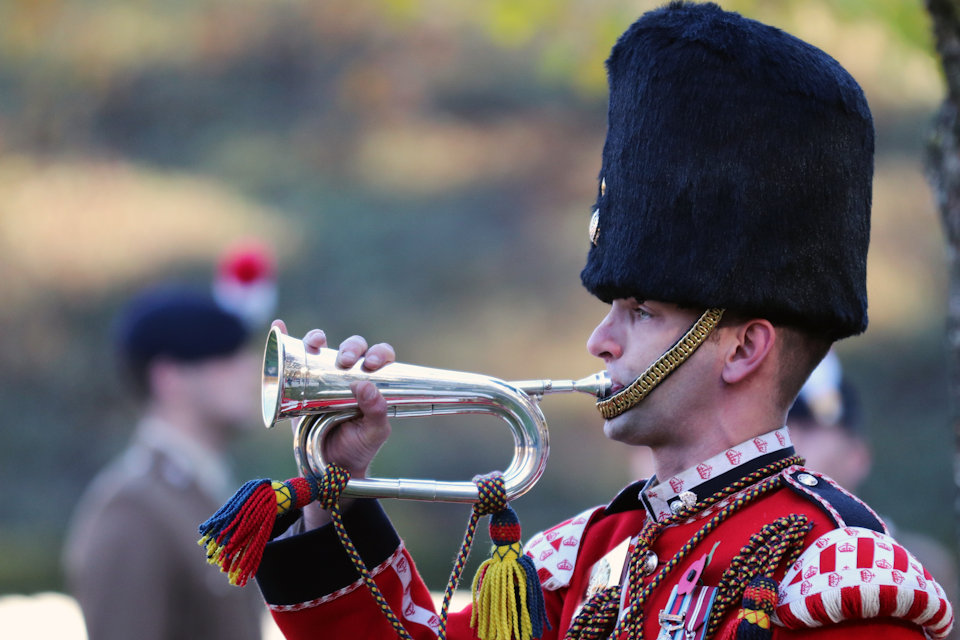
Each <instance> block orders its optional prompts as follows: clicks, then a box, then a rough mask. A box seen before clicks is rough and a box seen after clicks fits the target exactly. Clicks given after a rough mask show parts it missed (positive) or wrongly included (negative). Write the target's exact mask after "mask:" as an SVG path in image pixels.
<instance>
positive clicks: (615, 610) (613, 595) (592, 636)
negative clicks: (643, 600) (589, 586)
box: [565, 585, 621, 640]
mask: <svg viewBox="0 0 960 640" xmlns="http://www.w3.org/2000/svg"><path fill="white" fill-rule="evenodd" d="M620 594H621V590H620V585H615V586H613V587H610V588H608V589H604V590H602V591H599V592H597V593H595V594H594V595H593V596H592V597H591V598H590V599H589V600H587V602H586V603H585V604H584V605H583V607H582V608H581V609H580V612H579V613H577V615H576V617H575V618H574V619H573V622H571V623H570V628H569V629H567V634H566V636H565V637H566V638H567V639H568V640H569V639H573V638H576V639H577V640H599V639H600V638H606V637H607V636H609V635H610V632H611V631H612V630H613V627H614V625H616V623H617V615H618V614H619V613H620Z"/></svg>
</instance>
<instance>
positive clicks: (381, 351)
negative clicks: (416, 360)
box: [363, 342, 397, 371]
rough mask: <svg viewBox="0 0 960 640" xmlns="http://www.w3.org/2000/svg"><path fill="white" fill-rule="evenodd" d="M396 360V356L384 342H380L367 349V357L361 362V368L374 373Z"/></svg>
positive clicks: (391, 348)
mask: <svg viewBox="0 0 960 640" xmlns="http://www.w3.org/2000/svg"><path fill="white" fill-rule="evenodd" d="M396 360H397V354H396V353H395V352H394V350H393V347H391V346H390V345H389V344H387V343H386V342H380V343H378V344H375V345H373V346H372V347H370V348H369V349H367V355H366V357H365V358H364V360H363V368H364V369H366V370H367V371H375V370H376V369H379V368H380V367H382V366H383V365H386V364H390V363H391V362H395V361H396Z"/></svg>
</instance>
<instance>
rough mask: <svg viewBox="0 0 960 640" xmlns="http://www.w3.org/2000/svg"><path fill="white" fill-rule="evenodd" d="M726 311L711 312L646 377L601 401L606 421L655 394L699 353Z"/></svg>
mask: <svg viewBox="0 0 960 640" xmlns="http://www.w3.org/2000/svg"><path fill="white" fill-rule="evenodd" d="M722 317H723V309H707V310H706V311H704V312H703V315H702V316H700V319H699V320H697V321H696V322H695V323H693V326H692V327H690V330H689V331H687V332H686V333H685V334H684V336H683V337H682V338H680V339H679V340H678V341H677V343H676V344H675V345H673V346H672V347H670V349H669V350H668V351H667V352H666V353H664V354H663V355H662V356H660V358H659V359H658V360H657V361H656V362H654V363H653V364H652V365H650V366H649V367H647V370H646V371H644V372H643V374H642V375H641V376H640V377H639V378H637V379H636V380H634V381H633V384H631V385H630V386H629V387H627V388H625V389H622V390H620V391H618V392H617V393H615V394H614V395H612V396H610V397H609V398H604V399H603V400H598V401H597V410H598V411H600V415H602V416H603V417H604V419H606V420H609V419H611V418H616V417H617V416H619V415H620V414H621V413H623V412H624V411H626V410H627V409H631V408H633V407H635V406H636V405H637V403H639V402H640V401H641V400H643V399H644V398H646V397H647V395H648V394H649V393H650V392H651V391H653V388H654V387H656V386H657V385H658V384H660V383H661V382H662V381H663V379H664V378H666V377H667V376H668V375H670V373H671V372H672V371H673V370H674V369H676V368H677V367H679V366H680V365H681V363H683V361H684V360H686V359H687V358H689V357H690V355H691V354H692V353H693V352H694V351H696V350H697V347H699V346H700V345H701V344H703V341H704V340H706V339H707V336H709V335H710V333H711V332H712V331H713V330H714V329H716V327H717V324H718V323H719V322H720V318H722Z"/></svg>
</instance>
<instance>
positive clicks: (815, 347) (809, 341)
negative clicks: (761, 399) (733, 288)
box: [718, 309, 833, 411]
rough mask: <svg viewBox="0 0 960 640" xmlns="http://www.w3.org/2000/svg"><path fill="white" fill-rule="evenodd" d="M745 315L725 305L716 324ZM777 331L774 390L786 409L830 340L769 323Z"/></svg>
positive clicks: (723, 324) (737, 320)
mask: <svg viewBox="0 0 960 640" xmlns="http://www.w3.org/2000/svg"><path fill="white" fill-rule="evenodd" d="M752 317H753V316H748V315H746V314H744V313H740V312H737V311H734V310H731V309H727V310H726V311H724V313H723V318H721V319H720V323H719V325H718V327H730V326H734V325H738V324H743V323H744V322H748V321H749V320H750V319H751V318H752ZM773 326H774V329H775V330H776V332H777V346H776V348H777V349H778V353H779V362H780V369H779V374H780V381H779V386H778V394H777V406H779V407H783V410H784V411H786V410H787V409H789V408H790V407H791V406H792V405H793V402H794V400H796V398H797V395H798V394H799V393H800V389H801V388H802V387H803V383H804V382H806V381H807V378H809V377H810V373H811V372H813V370H814V369H815V368H816V366H817V365H818V364H820V361H821V360H823V358H824V357H825V356H826V355H827V352H828V351H829V350H830V346H831V345H832V344H833V340H832V339H831V338H828V337H826V336H824V335H822V334H818V333H814V332H811V331H808V330H806V329H801V328H798V327H795V326H790V325H785V324H778V323H773Z"/></svg>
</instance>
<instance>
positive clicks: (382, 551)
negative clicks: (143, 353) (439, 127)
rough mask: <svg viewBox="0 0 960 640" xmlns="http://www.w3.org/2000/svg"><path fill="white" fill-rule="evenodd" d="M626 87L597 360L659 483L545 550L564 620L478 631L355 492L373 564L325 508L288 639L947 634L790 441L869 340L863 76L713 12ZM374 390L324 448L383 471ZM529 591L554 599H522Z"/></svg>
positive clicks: (288, 549) (907, 563)
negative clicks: (856, 343)
mask: <svg viewBox="0 0 960 640" xmlns="http://www.w3.org/2000/svg"><path fill="white" fill-rule="evenodd" d="M607 70H608V80H609V87H610V94H609V111H608V130H607V137H606V142H605V144H604V148H603V154H602V165H601V170H600V174H599V176H598V177H597V187H598V188H597V201H596V205H595V207H594V208H593V213H592V215H591V216H590V219H589V236H588V237H589V253H588V255H587V263H586V266H585V268H584V269H583V271H582V273H581V281H582V284H583V285H584V286H585V287H586V289H587V290H588V291H589V292H590V293H592V294H593V295H594V296H596V297H597V298H599V299H600V300H601V301H602V302H604V303H606V304H607V305H609V307H608V313H607V314H606V316H605V317H604V318H603V319H602V320H601V321H600V322H599V324H598V325H597V327H596V329H595V330H594V331H593V333H592V335H591V336H590V337H589V339H588V341H587V348H588V350H589V351H590V353H592V354H593V355H595V356H597V357H598V358H599V359H600V360H602V361H603V362H604V364H605V366H606V370H607V372H608V373H609V375H610V378H611V380H612V389H611V391H612V393H610V394H609V395H606V396H605V397H603V398H601V399H600V400H599V402H598V409H599V411H600V413H601V415H602V416H603V418H604V419H605V422H604V427H603V431H604V434H605V436H606V437H607V438H610V439H612V440H615V441H618V442H622V443H624V444H625V445H629V446H646V447H649V448H650V450H651V452H652V456H653V462H654V471H655V473H654V475H653V476H652V477H650V478H640V479H638V480H637V481H636V482H635V483H633V484H631V485H630V486H628V487H626V488H625V489H624V490H623V491H622V492H621V493H620V494H619V495H617V496H616V497H615V498H613V500H612V501H610V502H609V503H607V504H605V505H602V506H599V507H594V508H590V509H587V510H586V511H583V512H581V513H580V514H579V515H576V516H574V517H572V518H571V519H569V520H567V521H565V522H562V523H560V524H558V525H556V526H554V527H552V528H550V529H548V530H546V531H544V532H542V533H540V534H536V535H534V536H533V538H532V539H530V540H529V541H528V542H527V544H526V546H525V547H524V549H525V558H526V559H529V561H530V562H532V563H533V565H534V567H535V572H536V576H537V578H538V580H539V582H540V585H541V586H542V589H543V590H542V594H543V598H544V601H543V602H544V612H545V613H544V615H545V617H546V623H545V624H543V625H542V626H541V625H538V624H537V622H538V620H539V618H538V617H537V615H536V613H535V612H530V613H529V617H526V614H524V613H518V612H516V611H512V610H511V608H510V607H504V606H501V607H498V606H493V607H487V606H486V605H484V606H483V608H484V609H485V611H484V612H483V613H481V614H480V615H478V616H475V615H474V614H477V613H478V609H479V608H480V605H481V604H483V601H477V603H478V604H476V606H474V607H472V608H471V607H468V609H467V610H466V611H463V612H459V613H456V614H452V615H450V616H449V619H447V620H443V619H442V618H441V616H440V615H437V613H436V612H435V609H434V605H433V604H432V599H431V596H430V594H429V592H428V590H427V588H426V586H425V585H424V583H423V581H422V580H421V579H420V577H419V575H418V573H417V571H416V569H415V566H414V564H413V559H412V558H411V557H410V555H409V554H408V553H407V551H406V549H405V547H404V545H403V543H402V540H401V539H400V537H399V535H398V534H397V532H396V531H395V530H394V529H393V527H392V525H391V523H390V522H389V520H388V519H387V517H386V516H385V515H384V512H383V510H382V509H381V507H380V505H379V503H378V502H377V501H376V500H370V499H366V500H364V499H353V500H343V501H342V505H341V506H342V508H343V510H344V523H345V531H346V533H347V534H349V536H350V537H351V538H352V540H353V543H354V545H355V547H356V552H354V551H352V550H351V551H350V552H349V553H347V552H345V551H344V548H342V547H341V545H340V542H339V540H338V534H342V533H343V532H342V531H341V530H340V529H338V528H337V529H336V530H335V527H336V525H337V521H335V522H334V527H332V526H331V525H330V524H328V523H329V521H330V518H331V515H330V514H329V512H328V511H326V510H322V509H320V508H319V506H318V505H317V504H315V503H314V504H308V505H306V506H305V507H304V509H303V517H302V520H301V521H300V525H298V526H300V527H301V528H302V529H304V530H305V531H303V532H302V533H297V534H296V535H288V536H286V537H282V538H280V539H276V540H274V541H273V542H271V543H269V544H267V545H266V549H265V551H264V555H263V559H262V562H261V563H259V571H258V573H257V574H256V575H257V580H258V582H259V584H260V587H261V590H262V591H263V594H264V596H265V597H266V599H267V602H268V604H269V605H270V607H271V610H272V613H273V616H274V619H275V620H276V621H277V623H278V624H279V626H280V627H281V629H282V630H283V632H284V634H285V635H286V636H287V637H288V638H291V639H300V638H303V639H306V638H316V637H321V636H322V637H325V638H335V637H364V638H387V637H394V636H395V635H397V634H398V633H399V630H398V627H401V626H402V627H403V628H405V630H406V632H407V633H409V634H410V635H411V636H412V637H414V638H423V639H426V638H434V637H436V636H437V635H438V633H440V632H441V631H442V633H443V634H445V635H447V637H451V638H453V637H456V638H472V637H480V638H482V639H484V640H493V639H494V638H496V639H498V640H507V639H508V638H516V639H517V640H529V639H530V638H534V637H543V638H563V637H566V638H606V637H615V638H632V639H638V638H649V639H652V638H658V639H663V640H666V639H670V640H680V639H684V640H701V639H706V638H720V639H722V640H729V639H733V638H740V639H745V638H756V639H760V638H799V637H803V638H823V639H826V638H831V639H839V638H844V639H846V638H851V637H866V636H870V637H874V638H923V637H925V635H926V636H929V637H933V638H940V637H943V636H945V635H946V634H947V633H948V632H949V630H950V628H951V626H952V623H953V613H952V607H951V605H950V603H949V602H948V601H947V599H946V597H945V596H944V592H943V589H942V588H941V587H940V586H939V585H938V584H937V583H936V581H935V580H933V579H932V577H931V576H930V574H929V572H927V571H926V570H925V569H924V568H923V566H922V565H921V564H920V563H919V562H918V561H917V559H916V558H915V557H914V556H912V555H911V554H910V553H909V552H908V551H907V550H906V549H905V548H904V547H903V546H902V545H901V544H899V543H898V542H897V541H896V540H895V539H894V538H893V537H892V536H891V535H890V532H889V531H888V530H887V528H886V526H885V525H884V523H883V522H882V521H881V520H880V519H879V518H878V517H877V516H876V514H874V513H873V511H872V510H871V509H870V508H869V507H867V506H866V505H865V504H864V503H863V502H861V501H860V500H859V499H857V498H856V497H855V496H853V495H852V494H850V493H849V492H847V491H845V490H843V489H842V488H841V487H839V486H838V485H836V484H835V483H833V482H830V481H829V480H828V479H827V478H826V477H825V476H823V475H821V474H820V473H819V472H817V471H816V470H815V469H811V468H807V467H805V466H803V461H802V459H801V458H799V457H798V456H797V455H796V452H795V450H794V447H793V445H792V443H791V440H790V436H789V432H788V430H787V428H786V426H785V423H786V416H787V412H788V410H789V408H790V407H791V405H792V404H793V401H794V399H795V397H796V396H797V393H798V392H799V390H800V388H801V387H802V385H803V383H804V381H805V380H806V379H807V377H808V376H809V374H810V373H811V371H813V370H814V368H815V367H816V365H817V364H818V363H819V362H820V360H821V359H822V358H823V357H824V356H825V355H826V354H827V352H828V351H829V349H830V347H831V345H832V344H833V342H834V341H836V340H840V339H843V338H846V337H849V336H854V335H856V334H859V333H861V332H863V331H864V330H865V329H866V327H867V294H866V259H867V248H868V244H869V234H870V208H871V192H872V177H873V153H874V137H873V134H874V132H873V121H872V116H871V113H870V109H869V107H868V105H867V102H866V99H865V97H864V95H863V92H862V91H861V89H860V87H859V85H858V84H857V83H856V81H855V80H854V79H853V78H852V77H851V76H850V75H849V74H848V73H847V72H846V71H845V70H844V69H843V68H842V67H841V66H840V64H839V63H837V62H836V61H835V60H834V59H832V58H831V57H829V56H828V55H827V54H825V53H824V52H823V51H820V50H819V49H817V48H815V47H813V46H811V45H809V44H807V43H805V42H803V41H801V40H798V39H797V38H795V37H793V36H791V35H789V34H787V33H784V32H783V31H781V30H779V29H776V28H773V27H770V26H767V25H764V24H761V23H759V22H756V21H753V20H750V19H747V18H744V17H742V16H741V15H739V14H736V13H731V12H727V11H724V10H723V9H722V8H720V7H719V6H717V5H715V4H706V3H704V4H699V3H690V2H673V3H671V4H670V5H668V6H666V7H663V8H660V9H658V10H655V11H651V12H649V13H647V14H645V15H643V16H642V17H641V18H640V19H639V20H638V21H637V22H636V23H634V24H633V25H632V26H631V27H630V28H629V29H628V30H627V31H626V32H625V33H624V34H623V35H622V36H621V37H620V38H619V40H618V41H617V43H616V45H615V46H614V47H613V50H612V52H611V54H610V57H609V59H608V60H607ZM584 222H585V226H587V224H586V223H587V220H585V221H584ZM279 326H281V327H282V326H283V325H282V323H280V325H279ZM304 342H305V343H306V344H307V346H308V348H309V349H316V348H320V347H323V346H325V345H326V344H327V337H326V336H325V334H323V332H321V331H319V330H314V331H311V332H309V333H307V334H306V335H305V337H304ZM338 354H339V355H338V363H339V365H340V366H342V367H352V366H354V365H356V364H357V363H359V362H360V360H361V358H363V362H362V365H361V366H362V367H363V368H364V369H366V370H368V371H376V370H378V369H380V368H381V367H383V366H385V365H387V364H389V363H391V362H392V361H393V360H394V359H395V353H394V350H393V348H392V347H391V346H390V345H385V344H375V345H373V346H368V343H367V341H366V340H365V339H364V338H362V337H359V336H354V337H351V338H347V339H346V340H344V341H343V342H342V343H340V345H339V349H338ZM352 390H353V393H354V395H355V396H356V399H357V403H358V406H359V410H360V416H359V417H357V418H356V419H354V420H352V421H348V422H344V423H343V424H341V425H340V426H339V428H338V430H337V431H336V432H334V433H333V434H331V435H330V436H329V437H327V438H326V441H325V454H326V455H325V457H326V459H327V460H328V461H330V462H332V463H335V464H337V465H339V466H340V467H342V468H343V469H345V470H346V471H347V472H349V473H350V474H351V476H352V477H364V476H365V475H366V473H367V471H368V469H369V465H370V463H371V461H372V459H373V457H374V455H375V453H376V452H377V451H378V449H379V448H380V447H381V446H382V445H383V443H384V442H385V441H386V439H387V437H388V436H389V433H390V423H389V421H388V419H387V406H386V400H385V399H384V397H383V395H382V394H381V393H380V392H379V390H378V389H377V388H376V386H375V385H374V384H373V383H372V382H369V381H365V382H359V383H357V384H355V385H354V386H353V387H352ZM596 464H598V465H601V464H605V462H604V461H602V460H598V461H596ZM335 475H336V476H337V477H339V475H340V472H339V471H337V473H336V474H335ZM291 482H292V481H291ZM332 482H333V478H332V476H331V474H330V473H327V474H325V475H324V477H323V478H321V479H319V480H316V481H314V480H308V482H307V484H309V485H310V487H312V488H311V491H313V489H314V488H316V487H319V486H320V485H321V484H322V485H323V486H324V487H328V486H329V484H328V483H332ZM585 482H589V478H586V479H585ZM311 483H313V484H311ZM284 486H286V485H284ZM291 486H292V485H291ZM274 491H276V492H277V496H278V499H281V498H282V497H283V491H286V489H283V488H277V487H274ZM327 491H329V489H327ZM296 493H297V494H298V497H297V500H298V502H299V494H300V491H299V490H297V491H296ZM311 495H312V494H311ZM324 495H325V496H327V497H325V498H324V499H325V500H327V499H328V494H324ZM326 504H329V502H327V503H326ZM221 515H222V514H221ZM493 530H494V527H493V526H492V525H491V533H493ZM298 531H300V529H295V530H294V532H295V533H296V532H298ZM513 531H514V533H518V532H519V527H518V526H517V527H515V528H514V529H513ZM351 549H352V547H351ZM499 549H500V548H499V547H498V551H499ZM510 553H513V552H512V551H505V552H504V561H506V558H507V556H508V555H509V554H510ZM358 557H359V558H361V559H362V561H363V563H364V564H365V565H366V567H368V568H369V571H370V573H371V574H372V577H371V580H372V581H373V582H374V583H375V584H376V585H377V586H378V588H379V590H380V592H382V598H383V599H382V600H378V599H375V598H373V597H371V594H370V593H368V587H369V582H368V583H366V584H365V582H364V581H363V580H361V579H360V578H359V577H358V572H357V570H356V569H355V568H354V566H355V565H354V564H353V563H354V561H356V560H357V558H358ZM483 576H484V577H483V578H482V579H481V580H480V583H481V584H480V586H481V587H483V584H484V583H486V581H487V580H488V576H489V574H488V573H487V574H483ZM509 584H510V583H509V582H508V585H509ZM528 586H529V583H528ZM371 590H372V589H371ZM524 593H526V594H527V595H526V598H527V601H528V602H531V601H536V600H537V594H538V593H541V592H540V591H539V590H534V591H525V590H524V589H523V588H519V587H518V589H517V591H516V592H515V591H514V590H513V589H511V588H509V586H508V587H506V588H505V590H504V592H503V593H502V594H501V595H502V596H503V598H504V602H506V601H507V600H512V599H514V597H517V598H519V599H521V600H522V599H523V597H521V596H520V594H524ZM487 604H489V603H487ZM387 605H389V607H388V606H387ZM388 609H389V610H392V612H393V615H394V616H395V618H394V619H388V617H387V611H388ZM488 617H489V618H493V619H496V620H497V621H498V622H497V623H496V624H494V625H493V631H491V629H490V628H489V627H488V628H484V626H483V623H484V621H485V620H487V619H488ZM504 620H510V621H511V622H510V623H506V626H505V627H504V626H499V622H503V621H504Z"/></svg>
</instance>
